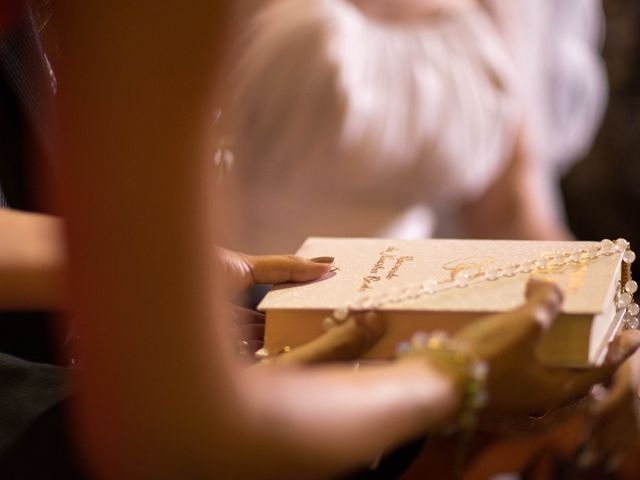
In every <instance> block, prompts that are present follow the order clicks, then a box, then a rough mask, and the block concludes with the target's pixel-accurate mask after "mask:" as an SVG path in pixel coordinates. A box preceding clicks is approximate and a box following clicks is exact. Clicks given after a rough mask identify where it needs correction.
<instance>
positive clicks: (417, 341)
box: [411, 332, 429, 348]
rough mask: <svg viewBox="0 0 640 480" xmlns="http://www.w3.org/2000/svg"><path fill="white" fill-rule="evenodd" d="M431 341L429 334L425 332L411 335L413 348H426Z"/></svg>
mask: <svg viewBox="0 0 640 480" xmlns="http://www.w3.org/2000/svg"><path fill="white" fill-rule="evenodd" d="M427 343H429V335H427V334H426V333H424V332H416V333H414V334H413V336H412V337H411V346H412V347H413V348H425V347H426V346H427Z"/></svg>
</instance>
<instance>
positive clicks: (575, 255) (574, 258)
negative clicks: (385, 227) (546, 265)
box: [569, 252, 582, 262]
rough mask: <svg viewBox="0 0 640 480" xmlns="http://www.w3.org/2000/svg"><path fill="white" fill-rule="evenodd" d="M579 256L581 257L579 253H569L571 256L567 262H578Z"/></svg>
mask: <svg viewBox="0 0 640 480" xmlns="http://www.w3.org/2000/svg"><path fill="white" fill-rule="evenodd" d="M581 256H582V255H581V254H580V253H579V252H573V253H571V255H569V261H571V262H579V261H580V257H581Z"/></svg>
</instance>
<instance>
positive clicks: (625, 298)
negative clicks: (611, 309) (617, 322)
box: [618, 292, 633, 308]
mask: <svg viewBox="0 0 640 480" xmlns="http://www.w3.org/2000/svg"><path fill="white" fill-rule="evenodd" d="M632 301H633V297H632V296H631V294H630V293H627V292H625V293H621V294H620V295H619V296H618V307H619V308H624V307H626V306H628V305H629V304H630V303H631V302H632Z"/></svg>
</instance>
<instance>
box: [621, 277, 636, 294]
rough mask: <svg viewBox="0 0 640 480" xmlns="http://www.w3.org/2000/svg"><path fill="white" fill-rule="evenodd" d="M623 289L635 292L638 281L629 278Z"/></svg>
mask: <svg viewBox="0 0 640 480" xmlns="http://www.w3.org/2000/svg"><path fill="white" fill-rule="evenodd" d="M624 291H625V292H628V293H631V294H634V293H636V292H637V291H638V283H637V282H635V281H634V280H629V281H628V282H627V283H625V284H624Z"/></svg>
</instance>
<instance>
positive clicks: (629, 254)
mask: <svg viewBox="0 0 640 480" xmlns="http://www.w3.org/2000/svg"><path fill="white" fill-rule="evenodd" d="M622 260H623V261H624V263H633V262H635V261H636V254H635V253H633V250H627V251H626V252H624V253H623V254H622Z"/></svg>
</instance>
